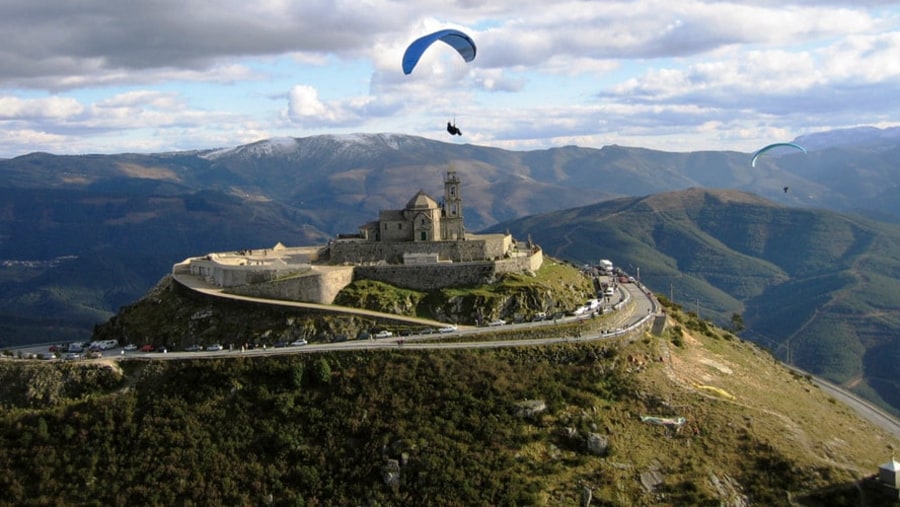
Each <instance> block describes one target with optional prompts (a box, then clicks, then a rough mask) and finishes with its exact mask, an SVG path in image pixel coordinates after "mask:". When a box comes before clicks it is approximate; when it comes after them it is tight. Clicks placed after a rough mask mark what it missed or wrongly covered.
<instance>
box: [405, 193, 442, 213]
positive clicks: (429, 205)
mask: <svg viewBox="0 0 900 507" xmlns="http://www.w3.org/2000/svg"><path fill="white" fill-rule="evenodd" d="M437 207H438V205H437V202H435V200H434V199H432V198H431V197H428V194H426V193H425V192H424V191H422V190H419V192H418V193H417V194H416V195H414V196H413V198H412V199H410V200H409V202H408V203H406V209H409V210H413V209H416V210H419V209H435V208H437Z"/></svg>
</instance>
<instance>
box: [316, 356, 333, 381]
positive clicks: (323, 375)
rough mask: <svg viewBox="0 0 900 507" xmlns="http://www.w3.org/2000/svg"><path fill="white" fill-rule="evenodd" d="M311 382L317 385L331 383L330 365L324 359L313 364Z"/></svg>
mask: <svg viewBox="0 0 900 507" xmlns="http://www.w3.org/2000/svg"><path fill="white" fill-rule="evenodd" d="M312 373H313V382H315V383H316V384H318V385H327V384H330V383H331V365H330V364H329V363H328V360H327V359H325V358H324V357H322V358H319V360H318V361H316V362H315V363H313V372H312Z"/></svg>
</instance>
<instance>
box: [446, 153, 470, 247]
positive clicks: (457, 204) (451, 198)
mask: <svg viewBox="0 0 900 507" xmlns="http://www.w3.org/2000/svg"><path fill="white" fill-rule="evenodd" d="M442 211H443V217H442V218H441V225H442V227H441V229H443V230H442V231H441V239H443V240H445V241H455V240H462V239H465V238H466V228H465V226H464V225H463V210H462V196H460V195H459V176H457V175H456V171H454V170H453V169H449V170H448V171H447V175H446V176H445V177H444V208H443V210H442Z"/></svg>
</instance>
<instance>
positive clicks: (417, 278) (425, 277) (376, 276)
mask: <svg viewBox="0 0 900 507" xmlns="http://www.w3.org/2000/svg"><path fill="white" fill-rule="evenodd" d="M496 273H497V271H496V269H495V264H494V262H490V261H482V262H454V263H440V264H414V265H380V266H378V265H373V266H356V267H355V268H354V273H353V279H354V280H376V281H379V282H384V283H388V284H391V285H394V286H396V287H402V288H404V289H413V290H421V291H430V290H435V289H441V288H444V287H454V286H466V285H481V284H485V283H490V282H492V281H493V280H494V277H495V276H496Z"/></svg>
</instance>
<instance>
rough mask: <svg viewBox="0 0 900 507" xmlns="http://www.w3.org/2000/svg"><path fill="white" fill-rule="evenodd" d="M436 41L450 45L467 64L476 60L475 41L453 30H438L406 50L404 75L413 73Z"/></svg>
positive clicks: (417, 40)
mask: <svg viewBox="0 0 900 507" xmlns="http://www.w3.org/2000/svg"><path fill="white" fill-rule="evenodd" d="M435 41H441V42H444V43H446V44H448V45H449V46H450V47H452V48H453V49H455V50H456V51H457V52H458V53H459V56H461V57H462V58H463V60H465V61H467V62H471V61H472V60H474V59H475V41H473V40H472V38H471V37H469V36H468V35H466V34H465V33H463V32H460V31H459V30H454V29H452V28H448V29H445V30H438V31H437V32H434V33H432V34H428V35H425V36H423V37H419V38H418V39H416V40H414V41H413V42H412V44H410V45H409V47H407V48H406V52H405V53H403V73H404V74H409V73H411V72H412V71H413V68H415V66H416V64H417V63H419V58H421V57H422V53H424V52H425V50H427V49H428V48H429V47H430V46H431V45H432V44H433V43H434V42H435Z"/></svg>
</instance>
